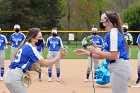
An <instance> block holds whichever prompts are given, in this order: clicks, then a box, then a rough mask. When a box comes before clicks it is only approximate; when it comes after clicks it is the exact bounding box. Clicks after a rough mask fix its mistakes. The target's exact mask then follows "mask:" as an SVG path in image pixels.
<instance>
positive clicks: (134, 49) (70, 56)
mask: <svg viewBox="0 0 140 93" xmlns="http://www.w3.org/2000/svg"><path fill="white" fill-rule="evenodd" d="M78 48H82V47H81V46H76V45H72V46H69V47H68V48H67V49H68V55H66V57H65V59H85V58H87V56H77V55H75V54H74V53H73V50H75V49H78ZM10 52H11V48H10V47H9V48H8V49H6V50H5V54H6V59H9V58H10ZM47 52H48V50H47V48H45V49H44V51H43V57H44V58H46V57H47ZM137 55H138V48H137V46H132V47H131V59H137Z"/></svg>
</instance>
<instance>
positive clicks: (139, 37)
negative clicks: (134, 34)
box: [136, 35, 140, 44]
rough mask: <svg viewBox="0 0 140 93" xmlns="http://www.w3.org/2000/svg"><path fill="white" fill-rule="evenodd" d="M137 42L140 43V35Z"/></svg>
mask: <svg viewBox="0 0 140 93" xmlns="http://www.w3.org/2000/svg"><path fill="white" fill-rule="evenodd" d="M136 43H137V44H140V35H139V36H138V38H137V42H136Z"/></svg>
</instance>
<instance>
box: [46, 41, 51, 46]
mask: <svg viewBox="0 0 140 93" xmlns="http://www.w3.org/2000/svg"><path fill="white" fill-rule="evenodd" d="M46 45H47V46H48V47H49V46H50V40H49V39H48V41H47V44H46Z"/></svg>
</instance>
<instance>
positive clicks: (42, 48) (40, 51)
mask: <svg viewBox="0 0 140 93" xmlns="http://www.w3.org/2000/svg"><path fill="white" fill-rule="evenodd" d="M44 47H45V41H44V39H43V42H42V43H41V45H39V46H36V48H37V51H38V52H39V53H40V55H42V52H43V50H44ZM38 73H39V77H38V80H39V81H41V80H42V79H41V65H40V68H39V72H38Z"/></svg>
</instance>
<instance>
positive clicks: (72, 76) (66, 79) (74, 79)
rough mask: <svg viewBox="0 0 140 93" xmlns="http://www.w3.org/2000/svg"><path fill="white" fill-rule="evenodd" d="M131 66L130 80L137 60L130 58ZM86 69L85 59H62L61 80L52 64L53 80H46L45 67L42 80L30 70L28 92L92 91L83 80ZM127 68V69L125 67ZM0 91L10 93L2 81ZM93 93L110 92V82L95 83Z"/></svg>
mask: <svg viewBox="0 0 140 93" xmlns="http://www.w3.org/2000/svg"><path fill="white" fill-rule="evenodd" d="M130 61H131V62H130V63H131V64H132V68H133V76H132V80H133V81H136V79H137V60H130ZM9 63H10V62H9V60H5V68H6V69H5V70H7V68H8V66H9ZM86 69H87V59H62V60H61V81H60V82H57V81H55V76H56V75H55V66H53V81H52V82H48V81H47V79H48V78H47V68H42V81H38V74H37V73H36V72H31V77H32V85H31V86H30V87H29V88H28V91H29V92H28V93H94V90H93V83H92V79H91V76H90V82H84V79H85V75H86ZM126 70H127V69H126ZM139 92H140V87H129V92H128V93H139ZM0 93H10V92H9V91H8V89H7V88H6V87H5V85H4V83H3V81H0ZM95 93H112V91H111V88H110V84H107V85H98V84H95Z"/></svg>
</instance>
